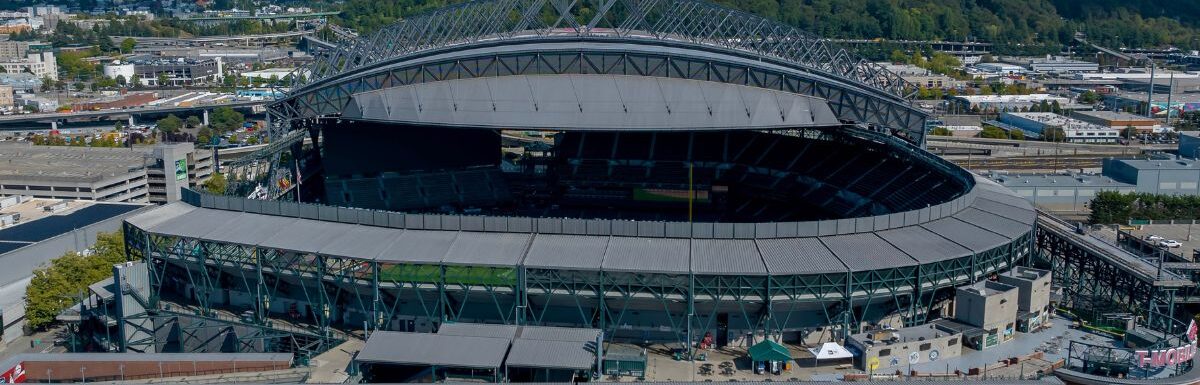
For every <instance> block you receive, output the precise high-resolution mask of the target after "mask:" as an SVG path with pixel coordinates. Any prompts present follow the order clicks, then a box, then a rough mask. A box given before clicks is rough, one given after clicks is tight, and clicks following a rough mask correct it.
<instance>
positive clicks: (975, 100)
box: [952, 94, 1071, 111]
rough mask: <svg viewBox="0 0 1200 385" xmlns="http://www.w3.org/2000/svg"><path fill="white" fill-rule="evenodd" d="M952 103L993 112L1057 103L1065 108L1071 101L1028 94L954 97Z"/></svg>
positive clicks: (1045, 95) (1050, 96) (1047, 95)
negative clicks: (1043, 103)
mask: <svg viewBox="0 0 1200 385" xmlns="http://www.w3.org/2000/svg"><path fill="white" fill-rule="evenodd" d="M952 100H953V101H955V102H957V103H959V104H961V105H962V106H963V107H964V108H966V109H972V108H978V109H979V110H983V111H987V110H995V111H1020V110H1021V108H1029V107H1032V106H1034V105H1040V104H1042V102H1046V103H1048V104H1054V102H1058V105H1059V107H1064V108H1065V107H1067V105H1068V104H1070V103H1071V99H1069V98H1064V97H1061V96H1054V95H1050V94H1029V95H960V96H954V97H953V98H952Z"/></svg>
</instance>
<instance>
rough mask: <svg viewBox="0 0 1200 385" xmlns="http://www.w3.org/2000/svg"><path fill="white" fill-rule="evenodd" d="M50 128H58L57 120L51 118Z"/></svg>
mask: <svg viewBox="0 0 1200 385" xmlns="http://www.w3.org/2000/svg"><path fill="white" fill-rule="evenodd" d="M50 129H51V130H57V129H58V121H57V120H52V121H50Z"/></svg>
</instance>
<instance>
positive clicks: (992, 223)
mask: <svg viewBox="0 0 1200 385" xmlns="http://www.w3.org/2000/svg"><path fill="white" fill-rule="evenodd" d="M954 217H955V218H958V219H961V220H963V222H967V223H970V224H973V225H976V226H979V227H982V228H984V229H986V230H988V231H991V232H994V233H997V234H1000V235H1003V236H1005V237H1008V238H1010V239H1016V238H1019V237H1021V236H1022V235H1025V234H1026V233H1029V232H1030V231H1033V223H1021V222H1017V221H1014V220H1012V219H1008V218H1005V217H1002V216H999V215H996V214H992V213H989V212H986V211H983V210H980V209H976V208H968V209H966V210H963V211H959V212H958V213H957V214H954Z"/></svg>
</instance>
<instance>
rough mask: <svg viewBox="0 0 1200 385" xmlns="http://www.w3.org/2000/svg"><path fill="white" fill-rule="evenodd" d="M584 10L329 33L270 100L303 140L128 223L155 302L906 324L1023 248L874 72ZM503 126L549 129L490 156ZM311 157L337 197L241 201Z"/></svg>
mask: <svg viewBox="0 0 1200 385" xmlns="http://www.w3.org/2000/svg"><path fill="white" fill-rule="evenodd" d="M596 10H597V11H596V12H595V13H594V14H591V13H589V15H588V16H587V17H584V16H582V15H581V14H580V9H579V6H575V5H567V4H562V3H559V2H541V1H532V0H494V1H472V2H466V3H463V4H460V5H457V6H452V7H447V8H444V9H439V10H435V11H432V12H431V13H429V14H426V15H422V16H418V17H413V18H409V19H406V20H404V21H401V22H399V23H398V24H396V25H393V26H390V27H387V28H385V29H383V30H382V31H380V32H378V33H376V34H374V35H371V36H365V37H361V38H355V39H352V40H349V41H347V42H345V44H343V45H341V46H340V47H335V48H334V49H331V50H329V51H327V52H325V53H323V54H322V55H320V57H319V58H318V60H316V61H314V63H313V64H312V66H311V67H310V68H307V69H306V71H308V72H309V73H311V74H313V76H312V77H311V78H309V79H304V81H306V83H304V84H296V87H295V88H294V89H293V90H292V91H291V92H290V93H289V94H288V95H287V97H285V98H284V99H282V100H280V101H279V102H277V103H275V104H273V105H271V106H270V107H269V115H270V116H271V119H272V125H271V126H272V130H273V135H274V138H275V140H274V141H273V143H272V145H271V146H269V147H270V149H272V150H273V151H280V150H285V149H287V148H288V146H289V143H296V145H292V146H291V148H292V153H291V154H293V156H292V157H291V159H295V160H301V159H303V162H295V161H292V160H285V161H280V159H285V158H282V157H281V156H279V155H278V154H275V155H270V156H266V157H265V159H268V162H273V164H272V165H270V166H268V167H263V166H262V165H254V164H249V163H247V165H250V166H251V167H242V168H239V167H241V166H236V167H234V168H233V169H231V170H229V171H228V175H230V177H231V181H232V184H231V186H233V187H234V188H232V189H231V190H230V192H231V194H234V195H240V196H209V195H202V194H196V193H190V194H188V196H187V197H185V199H184V201H185V202H181V203H175V204H171V205H168V206H165V207H163V208H161V209H159V210H156V211H154V212H152V213H147V214H145V215H139V216H138V217H136V218H131V219H129V220H128V221H126V225H125V235H126V242H127V246H128V249H129V252H130V253H131V254H132V255H137V256H139V257H141V258H144V259H145V260H147V261H148V262H149V265H150V266H151V267H152V273H151V283H152V287H153V293H152V294H151V297H152V302H156V301H158V300H160V299H167V298H174V299H177V300H184V301H187V302H192V303H196V304H199V305H200V307H201V308H202V309H215V308H222V307H223V308H230V309H248V311H249V313H252V314H253V317H252V318H253V319H254V321H255V322H263V323H265V322H269V320H273V319H290V320H292V321H301V322H305V323H310V324H313V325H316V326H317V327H318V328H319V329H320V330H322V331H326V330H329V328H331V327H338V328H351V329H358V328H364V327H365V328H370V329H380V330H401V331H421V330H432V329H434V328H436V327H437V326H438V325H440V324H441V323H443V322H480V323H504V324H529V325H547V326H574V327H588V328H598V329H601V330H603V331H604V333H605V336H606V338H609V339H616V340H632V341H672V342H683V341H692V340H695V339H696V338H698V337H699V336H701V335H705V334H708V333H712V334H713V336H714V339H715V342H717V343H718V344H725V343H729V344H739V343H741V342H742V341H743V339H744V338H745V337H747V336H751V335H764V334H765V335H773V336H783V338H784V339H788V340H794V339H803V338H812V337H813V336H822V335H823V336H829V337H832V336H834V335H844V334H846V333H849V332H857V331H860V330H863V329H864V328H867V327H871V326H875V325H879V324H883V323H888V324H891V323H896V322H900V323H903V324H910V325H911V324H920V323H924V322H925V321H926V320H927V319H931V318H934V317H937V316H939V315H940V313H939V311H940V310H939V309H941V307H940V305H941V304H944V303H946V300H947V299H948V298H950V297H951V296H952V295H953V289H954V288H955V287H956V286H960V285H966V284H972V283H975V282H979V281H982V280H986V279H988V278H989V277H991V276H993V275H994V274H997V273H1000V272H1003V271H1006V270H1008V269H1010V268H1011V267H1012V266H1014V265H1017V264H1023V263H1028V261H1029V258H1028V256H1029V254H1030V247H1031V243H1032V233H1033V229H1034V222H1035V219H1036V212H1035V211H1034V209H1033V207H1032V206H1031V205H1030V204H1029V203H1028V202H1027V201H1026V200H1024V199H1021V198H1020V197H1018V196H1015V195H1014V194H1012V193H1011V192H1010V191H1009V190H1007V189H1006V188H1004V187H1001V186H999V185H997V184H995V183H993V182H990V181H988V180H986V179H983V178H978V177H976V176H974V175H972V174H970V173H969V172H967V171H965V170H962V169H961V168H958V167H956V166H954V165H952V164H950V163H948V162H945V161H943V160H941V159H939V158H937V157H935V156H933V155H931V154H929V153H927V152H925V151H924V150H922V149H921V148H920V145H921V143H922V142H923V137H924V133H925V127H924V122H925V118H926V116H925V113H924V112H922V111H920V110H918V109H916V108H915V107H913V106H912V103H911V102H910V100H909V99H908V98H909V97H911V93H912V92H913V91H914V90H915V89H914V88H912V87H911V86H910V85H908V84H907V83H906V82H904V81H903V80H901V79H900V78H899V77H898V76H896V75H895V74H892V73H890V72H888V71H887V70H886V69H883V68H881V67H878V66H876V65H874V64H871V63H869V62H867V61H864V60H861V59H858V58H856V57H854V56H853V55H852V54H851V53H849V52H847V51H844V50H839V49H836V48H833V47H831V46H829V45H827V44H826V43H825V42H823V41H822V40H820V39H818V38H815V37H813V36H811V35H808V34H805V33H803V32H800V31H798V30H796V29H794V28H791V27H787V26H783V25H781V24H778V23H774V22H771V21H768V20H765V19H762V18H759V17H756V16H752V15H748V14H744V13H741V12H737V11H733V10H730V9H727V8H723V7H720V6H716V5H713V4H710V3H707V2H703V1H690V0H670V1H658V2H633V1H619V0H612V1H603V2H600V6H599V7H597V8H596ZM552 16H553V17H552ZM501 129H516V130H535V131H536V130H544V131H554V132H556V134H555V135H554V139H553V143H552V144H549V146H550V149H549V150H548V151H542V152H540V154H539V155H527V156H524V157H522V158H520V159H519V160H517V161H516V163H518V167H509V168H506V167H505V165H509V164H511V163H507V162H509V161H510V160H509V159H505V160H501V159H499V158H500V151H499V148H500V147H501V143H502V141H503V140H504V139H503V138H502V135H501V133H500V132H499V131H500V130H501ZM304 135H311V136H312V137H313V138H314V139H317V140H314V141H313V143H316V144H315V146H318V147H319V151H317V153H318V154H319V155H316V156H307V157H305V155H304V154H303V153H302V151H300V149H301V146H300V145H299V138H302V137H303V136H304ZM259 155H262V154H259ZM251 158H253V157H251ZM280 164H282V165H283V167H279V165H280ZM311 164H320V166H321V168H322V169H323V173H324V176H323V177H324V182H323V183H314V184H306V186H312V185H316V186H318V187H319V188H322V189H324V190H325V191H324V194H323V195H322V196H321V197H320V199H323V200H324V201H325V202H329V203H332V204H333V205H320V204H311V203H297V202H289V201H277V200H268V201H264V200H256V199H247V198H244V197H245V196H253V197H262V196H268V197H271V196H278V195H280V194H282V193H285V192H287V190H288V189H290V188H294V184H292V183H287V181H286V179H288V178H291V177H294V174H293V172H295V169H294V168H299V169H300V170H299V171H300V173H302V174H304V173H305V171H306V170H305V169H306V168H308V167H310V166H309V165H311ZM271 170H280V171H271ZM264 171H266V172H264ZM244 182H250V183H251V184H254V188H245V187H244V184H243V183H244ZM281 182H282V183H281ZM293 191H294V190H293ZM351 206H353V207H351ZM206 311H207V310H206ZM833 331H840V333H838V334H834V333H831V332H833ZM822 338H823V337H822Z"/></svg>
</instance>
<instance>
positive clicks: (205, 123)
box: [204, 110, 208, 127]
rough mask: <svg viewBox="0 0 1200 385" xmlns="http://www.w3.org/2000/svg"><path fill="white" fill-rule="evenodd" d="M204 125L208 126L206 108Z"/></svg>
mask: <svg viewBox="0 0 1200 385" xmlns="http://www.w3.org/2000/svg"><path fill="white" fill-rule="evenodd" d="M204 126H205V127H208V110H204Z"/></svg>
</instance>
